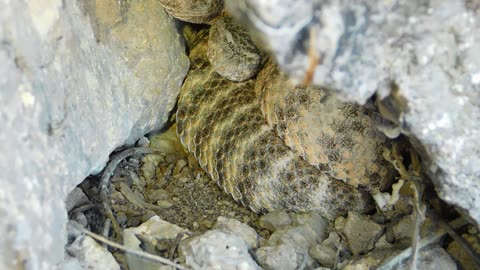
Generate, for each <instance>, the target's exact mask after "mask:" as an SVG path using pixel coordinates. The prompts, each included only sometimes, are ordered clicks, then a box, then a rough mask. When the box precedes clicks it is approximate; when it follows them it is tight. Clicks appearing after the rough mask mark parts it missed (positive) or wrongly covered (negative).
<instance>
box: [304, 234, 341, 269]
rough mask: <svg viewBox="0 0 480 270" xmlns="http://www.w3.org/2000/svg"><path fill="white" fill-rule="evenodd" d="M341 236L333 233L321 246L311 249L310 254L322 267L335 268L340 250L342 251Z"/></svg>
mask: <svg viewBox="0 0 480 270" xmlns="http://www.w3.org/2000/svg"><path fill="white" fill-rule="evenodd" d="M340 242H341V239H340V236H339V235H338V234H337V233H336V232H331V233H330V234H329V236H328V238H327V239H325V240H324V241H323V242H322V243H321V244H319V245H315V246H313V247H311V248H310V250H309V254H310V256H312V258H314V259H315V260H317V261H318V262H319V263H320V264H321V265H323V266H327V267H333V266H334V264H335V260H336V257H337V252H338V249H340V248H341V247H340Z"/></svg>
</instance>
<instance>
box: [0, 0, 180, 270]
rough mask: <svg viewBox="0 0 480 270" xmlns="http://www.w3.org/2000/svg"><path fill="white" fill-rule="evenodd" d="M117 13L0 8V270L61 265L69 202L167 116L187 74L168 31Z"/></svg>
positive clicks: (137, 13) (18, 4)
mask: <svg viewBox="0 0 480 270" xmlns="http://www.w3.org/2000/svg"><path fill="white" fill-rule="evenodd" d="M118 3H127V2H126V1H116V0H102V1H93V0H92V1H62V0H48V1H45V0H43V1H42V0H29V1H8V0H0V25H1V27H0V74H1V76H0V119H1V120H0V128H1V131H0V152H1V154H0V171H1V172H2V173H1V174H0V185H1V187H0V235H1V236H2V237H0V239H1V240H0V254H2V255H1V256H0V268H1V269H17V268H22V269H52V267H53V266H54V265H55V264H57V263H59V262H61V261H62V260H63V258H64V243H65V242H66V226H65V225H66V221H67V215H66V210H65V204H64V199H65V197H66V195H67V194H68V192H69V191H71V190H72V189H73V188H74V187H75V186H76V185H77V184H78V183H80V182H81V181H82V180H83V179H84V178H85V177H86V176H87V175H89V174H91V173H96V172H99V171H100V170H101V169H102V168H103V167H104V165H105V163H106V161H107V160H108V156H109V154H110V153H111V152H112V151H113V150H114V149H115V148H117V147H118V146H121V145H124V144H132V143H134V142H135V141H136V140H137V139H138V138H139V137H141V136H142V135H143V134H145V133H147V132H150V131H152V130H155V129H159V128H161V127H162V126H163V125H164V123H165V122H166V120H167V118H168V115H169V112H170V111H171V109H172V108H173V106H174V104H175V99H176V97H177V94H178V91H179V87H180V85H181V82H182V80H183V78H184V76H185V75H186V73H187V70H188V65H189V62H188V58H187V57H186V55H185V54H184V51H185V50H184V47H183V44H182V43H181V39H180V36H179V34H178V33H177V30H176V29H177V27H176V26H175V23H174V21H173V19H171V18H170V17H169V16H168V15H167V14H166V13H165V11H164V10H163V8H162V7H161V6H160V4H159V3H157V1H156V0H136V1H129V2H128V6H123V5H119V4H118ZM23 267H25V268H23Z"/></svg>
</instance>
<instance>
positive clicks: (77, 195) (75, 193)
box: [65, 187, 90, 212]
mask: <svg viewBox="0 0 480 270" xmlns="http://www.w3.org/2000/svg"><path fill="white" fill-rule="evenodd" d="M87 203H90V200H89V199H88V198H87V195H85V193H83V190H81V189H80V188H78V187H76V188H75V189H73V190H72V191H71V192H70V193H68V196H67V199H66V200H65V207H66V209H67V212H70V210H72V209H73V208H75V207H78V206H81V205H84V204H87Z"/></svg>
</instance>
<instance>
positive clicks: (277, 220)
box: [259, 211, 292, 232]
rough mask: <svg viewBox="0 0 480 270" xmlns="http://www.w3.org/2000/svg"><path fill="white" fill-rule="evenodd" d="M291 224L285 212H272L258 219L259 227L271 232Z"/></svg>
mask: <svg viewBox="0 0 480 270" xmlns="http://www.w3.org/2000/svg"><path fill="white" fill-rule="evenodd" d="M291 223H292V220H291V219H290V216H289V215H288V214H287V212H285V211H274V212H270V213H267V214H265V215H263V216H261V217H260V220H259V225H260V227H262V228H265V229H267V230H269V231H271V232H273V231H275V230H276V229H279V228H282V227H285V226H288V225H290V224H291Z"/></svg>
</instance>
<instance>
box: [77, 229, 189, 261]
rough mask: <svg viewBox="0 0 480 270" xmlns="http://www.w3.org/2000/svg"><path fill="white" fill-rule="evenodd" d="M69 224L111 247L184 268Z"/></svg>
mask: <svg viewBox="0 0 480 270" xmlns="http://www.w3.org/2000/svg"><path fill="white" fill-rule="evenodd" d="M71 226H75V229H77V230H80V231H81V232H83V233H85V234H86V235H88V236H90V237H92V238H93V239H95V240H97V241H100V242H102V243H105V244H107V245H109V246H111V247H113V248H116V249H119V250H123V251H125V252H126V253H128V254H130V255H133V256H137V257H140V258H144V259H147V260H151V261H153V262H158V263H162V264H166V265H170V266H173V267H175V268H176V269H180V270H185V269H186V268H185V267H184V266H182V265H179V264H176V263H174V262H172V261H170V260H168V259H165V258H162V257H160V256H156V255H153V254H150V253H146V252H143V251H138V250H133V249H130V248H127V247H125V246H124V245H120V244H117V243H115V242H112V241H110V240H108V239H107V238H105V237H103V236H100V235H98V234H95V233H93V232H91V231H89V230H87V229H85V228H83V227H81V226H79V225H73V224H71Z"/></svg>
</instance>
